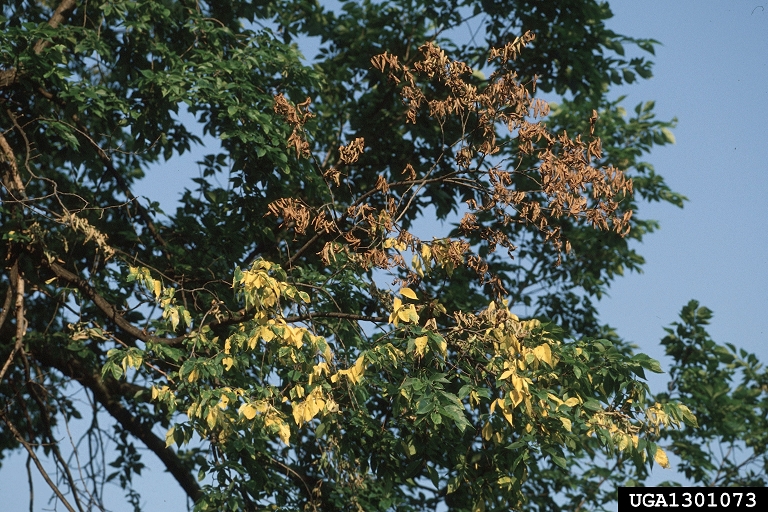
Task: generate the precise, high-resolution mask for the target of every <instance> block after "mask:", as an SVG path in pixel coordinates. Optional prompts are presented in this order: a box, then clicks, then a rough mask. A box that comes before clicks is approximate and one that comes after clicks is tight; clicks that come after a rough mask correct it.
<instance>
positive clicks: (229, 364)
mask: <svg viewBox="0 0 768 512" xmlns="http://www.w3.org/2000/svg"><path fill="white" fill-rule="evenodd" d="M221 364H223V365H224V370H225V371H227V370H229V369H230V368H232V365H233V364H235V360H234V359H232V358H231V357H229V356H227V357H225V358H224V359H222V360H221Z"/></svg>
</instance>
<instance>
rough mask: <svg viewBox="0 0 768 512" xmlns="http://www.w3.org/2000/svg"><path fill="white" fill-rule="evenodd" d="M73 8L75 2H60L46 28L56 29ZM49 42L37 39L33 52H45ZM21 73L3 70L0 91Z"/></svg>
mask: <svg viewBox="0 0 768 512" xmlns="http://www.w3.org/2000/svg"><path fill="white" fill-rule="evenodd" d="M75 7H77V1H76V0H62V1H61V3H60V4H59V6H58V7H57V8H56V10H55V11H54V12H53V16H51V19H50V20H48V26H49V27H51V28H56V27H58V26H59V25H61V23H62V22H63V21H64V20H65V19H66V18H67V17H68V16H69V15H70V14H72V11H74V10H75ZM50 44H51V42H50V41H47V40H45V39H39V40H38V41H37V42H36V43H35V47H34V52H35V53H36V54H40V52H42V51H43V50H45V49H46V48H47V47H48V46H50ZM21 75H22V73H19V71H18V70H17V69H16V68H11V69H5V70H2V71H0V89H2V88H5V87H8V86H11V85H13V84H15V83H16V82H17V81H18V80H19V78H20V77H21Z"/></svg>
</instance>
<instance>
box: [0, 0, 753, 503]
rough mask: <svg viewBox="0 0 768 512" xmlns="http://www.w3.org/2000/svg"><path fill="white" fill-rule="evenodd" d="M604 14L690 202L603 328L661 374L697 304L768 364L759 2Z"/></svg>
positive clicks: (717, 332) (637, 4) (0, 482)
mask: <svg viewBox="0 0 768 512" xmlns="http://www.w3.org/2000/svg"><path fill="white" fill-rule="evenodd" d="M610 5H611V8H612V9H613V11H614V14H615V17H614V18H613V19H611V20H609V22H608V25H609V27H611V28H612V29H614V30H615V31H616V32H618V33H621V34H625V35H629V36H636V37H651V38H654V39H657V40H659V41H661V42H662V43H663V45H662V46H659V47H658V48H657V51H656V57H655V62H656V65H655V68H654V77H653V78H652V79H650V80H645V81H642V82H640V83H636V84H633V85H631V86H626V87H623V88H621V89H618V90H617V91H616V94H617V95H618V94H627V95H628V98H627V99H626V100H625V107H626V108H627V110H630V111H631V109H632V108H633V107H634V106H635V105H636V104H637V103H639V102H641V101H647V100H655V101H656V113H657V116H658V117H659V118H660V119H665V120H666V119H671V118H673V117H677V118H678V120H679V123H678V126H677V128H676V129H675V130H674V134H675V138H676V140H677V142H676V144H675V145H671V146H666V147H663V148H658V149H655V150H654V151H653V153H652V154H651V155H649V156H647V158H646V160H647V161H649V162H650V163H652V164H653V165H654V166H655V168H656V171H657V172H658V173H659V174H661V175H662V176H664V177H665V178H666V180H667V182H668V183H669V185H670V186H671V188H672V189H673V190H675V191H677V192H680V193H682V194H684V195H686V196H687V197H688V198H689V199H690V201H689V202H688V203H687V204H686V206H685V208H684V209H682V210H681V209H678V208H675V207H672V206H669V205H659V204H652V205H643V206H642V209H641V212H640V213H641V215H642V216H643V218H654V219H657V220H659V221H660V222H661V229H660V230H659V231H658V232H656V233H654V234H651V235H650V236H648V237H646V239H645V240H644V241H643V243H642V244H641V245H640V246H639V251H640V253H641V254H643V255H644V256H645V258H646V260H647V263H646V265H645V267H644V273H642V274H631V275H627V276H625V277H623V278H620V279H618V280H617V281H616V282H615V283H614V284H613V286H612V288H611V291H610V294H609V296H608V297H605V298H604V299H603V300H602V301H601V303H600V306H599V309H600V311H601V315H602V319H603V320H604V321H606V322H608V323H610V324H611V325H613V326H614V327H616V328H617V329H618V332H619V333H620V334H621V335H622V336H623V337H625V338H626V339H629V340H631V341H634V342H636V343H637V344H638V345H640V347H641V348H642V350H643V351H645V352H647V353H649V354H650V355H652V356H654V357H657V358H660V359H662V366H665V364H664V361H663V358H662V356H663V352H662V350H661V348H660V346H659V340H660V339H661V337H662V336H663V335H664V332H663V327H664V326H667V325H668V324H669V323H670V322H673V321H675V320H676V319H677V314H678V312H679V310H680V308H681V307H682V306H683V305H684V304H685V303H687V302H688V300H690V299H692V298H695V299H697V300H699V301H700V302H701V304H702V305H705V306H707V307H709V308H710V309H712V310H713V311H714V313H715V317H714V319H713V322H712V324H711V326H710V329H709V331H710V334H711V335H712V337H713V339H714V340H715V341H717V342H718V343H725V342H730V343H733V344H735V345H737V346H739V347H743V348H746V349H747V350H750V351H754V352H756V353H757V354H758V355H759V356H760V358H761V359H762V360H764V361H768V344H766V342H765V339H766V333H768V313H766V309H768V251H767V249H768V208H767V207H766V198H768V127H767V126H766V120H767V119H768V0H750V1H746V0H707V1H706V2H703V1H691V0H689V1H681V0H679V1H675V2H671V1H669V0H643V1H637V0H621V1H611V2H610ZM195 159H196V158H195V157H192V158H184V159H179V160H172V161H171V162H169V163H167V164H163V166H161V168H159V169H156V170H155V171H153V174H152V175H151V176H150V177H149V179H148V180H147V182H146V184H145V185H144V186H143V187H141V188H139V189H137V194H138V195H146V196H149V197H151V198H152V199H153V200H164V199H165V200H168V199H172V198H173V197H178V196H176V195H175V194H176V191H177V190H180V188H181V186H182V185H183V181H182V178H185V177H187V176H189V175H190V173H191V174H193V175H194V174H195V171H194V168H193V169H192V170H191V171H190V169H189V167H190V166H192V165H193V164H192V162H194V160H195ZM164 204H168V203H167V202H165V201H164ZM663 379H664V377H663V376H662V378H661V379H660V380H654V381H652V384H653V383H654V382H656V383H659V384H661V383H663V382H664V380H663ZM657 387H658V386H657ZM63 435H64V434H63ZM151 457H152V456H151V454H149V455H148V457H147V461H146V463H147V464H148V465H149V466H150V467H149V468H147V470H146V471H145V475H146V477H145V478H143V479H140V482H139V485H138V490H139V492H142V494H143V497H144V500H145V504H146V509H147V510H159V509H162V510H164V511H165V512H176V511H181V510H185V509H186V507H185V506H184V499H183V496H182V493H181V492H180V490H179V488H178V486H177V485H176V484H175V482H174V481H173V480H172V479H170V478H169V477H168V475H166V474H164V473H163V472H162V470H161V469H160V468H158V467H157V466H155V465H154V464H153V463H152V462H151ZM24 461H25V458H24V457H22V456H15V457H13V458H11V459H6V460H4V461H3V466H2V472H0V476H1V477H2V478H0V500H1V501H0V503H3V509H4V510H13V511H15V510H28V505H27V498H28V494H27V484H26V470H25V468H24ZM153 466H155V467H153ZM656 473H657V475H658V471H657V472H656ZM670 477H671V475H670V474H669V472H663V473H662V474H660V475H658V478H664V479H666V478H670ZM35 489H36V501H35V510H43V509H44V508H50V507H48V506H47V504H46V501H45V500H44V499H43V497H44V496H47V494H48V491H47V488H46V487H45V484H44V483H43V482H42V481H41V480H39V479H37V480H36V483H35ZM120 496H121V493H120V491H119V490H118V492H117V494H116V499H115V500H114V501H113V502H112V503H111V504H112V505H115V507H114V510H116V511H122V510H129V508H128V507H127V505H126V506H125V507H123V508H121V507H120V506H118V503H119V501H120Z"/></svg>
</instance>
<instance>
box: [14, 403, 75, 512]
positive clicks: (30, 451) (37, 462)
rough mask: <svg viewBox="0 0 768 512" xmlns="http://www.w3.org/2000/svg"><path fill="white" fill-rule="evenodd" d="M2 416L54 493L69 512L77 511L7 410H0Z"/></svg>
mask: <svg viewBox="0 0 768 512" xmlns="http://www.w3.org/2000/svg"><path fill="white" fill-rule="evenodd" d="M0 418H2V419H3V421H4V422H5V424H6V425H8V430H10V431H11V433H12V434H13V437H15V438H16V440H17V441H18V442H19V443H20V444H21V445H22V446H23V447H24V449H26V450H27V453H28V454H29V456H30V458H31V459H32V460H33V461H34V463H35V466H37V470H38V471H40V475H41V476H42V477H43V479H44V480H45V481H46V483H47V484H48V485H49V486H50V487H51V489H52V490H53V492H54V494H56V497H58V498H59V499H60V500H61V502H62V504H63V505H64V506H65V507H66V508H67V510H69V512H77V511H76V510H75V509H74V508H72V505H70V504H69V502H68V501H67V499H66V498H65V497H64V495H63V494H61V491H60V490H59V488H58V487H57V486H56V484H54V483H53V481H52V480H51V478H50V477H49V476H48V473H47V472H46V471H45V468H44V467H43V465H42V463H41V462H40V459H38V458H37V455H35V451H34V450H33V449H32V446H30V444H29V443H28V442H27V440H26V439H24V436H22V435H21V433H20V432H19V431H18V429H17V428H16V426H15V425H14V424H13V422H11V420H10V419H8V417H7V416H6V415H5V412H3V411H0Z"/></svg>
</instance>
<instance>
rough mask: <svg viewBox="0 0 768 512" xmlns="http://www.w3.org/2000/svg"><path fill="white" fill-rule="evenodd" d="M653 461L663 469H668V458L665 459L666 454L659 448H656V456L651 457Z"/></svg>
mask: <svg viewBox="0 0 768 512" xmlns="http://www.w3.org/2000/svg"><path fill="white" fill-rule="evenodd" d="M653 460H655V461H656V462H657V463H658V464H659V466H661V467H663V468H664V469H669V458H667V454H666V452H665V451H664V450H663V449H661V447H658V446H657V447H656V454H655V455H654V456H653Z"/></svg>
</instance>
